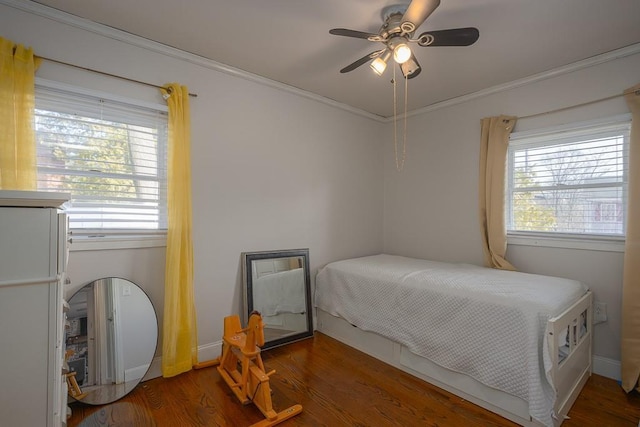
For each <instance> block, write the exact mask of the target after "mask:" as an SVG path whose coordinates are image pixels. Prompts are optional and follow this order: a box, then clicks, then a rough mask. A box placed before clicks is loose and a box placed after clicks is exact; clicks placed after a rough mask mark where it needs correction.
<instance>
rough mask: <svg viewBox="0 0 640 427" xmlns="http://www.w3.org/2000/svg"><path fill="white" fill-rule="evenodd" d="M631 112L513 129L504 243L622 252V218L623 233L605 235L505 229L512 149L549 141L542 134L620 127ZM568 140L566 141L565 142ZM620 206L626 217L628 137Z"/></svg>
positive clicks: (510, 180) (572, 133)
mask: <svg viewBox="0 0 640 427" xmlns="http://www.w3.org/2000/svg"><path fill="white" fill-rule="evenodd" d="M630 124H631V115H630V114H620V115H616V116H612V117H607V118H602V119H595V120H589V121H582V122H573V123H568V124H565V125H560V126H554V127H549V128H543V129H532V130H528V131H521V132H513V133H512V134H511V136H510V139H509V149H508V152H507V164H506V168H505V175H506V185H505V208H504V212H505V228H506V236H507V244H509V245H523V246H539V247H552V248H565V249H586V250H597V251H607V252H624V243H625V235H626V224H625V221H623V233H624V234H623V235H606V234H589V233H584V234H582V233H562V232H543V231H521V230H509V229H508V228H509V223H510V221H511V209H512V201H513V198H512V191H513V178H512V171H513V158H514V156H513V155H512V150H513V149H514V148H518V147H523V146H528V147H532V146H536V145H538V146H543V145H551V144H549V143H545V142H544V139H545V138H550V139H551V140H559V139H562V138H563V135H567V136H570V137H573V136H579V135H584V136H585V137H587V138H588V137H589V135H593V134H597V133H603V132H605V131H607V130H614V129H620V128H624V127H630ZM567 144H570V142H567ZM623 152H624V154H623V158H624V160H623V161H624V163H623V176H624V179H623V183H622V192H623V198H622V199H623V200H622V203H623V210H624V218H625V220H626V211H627V194H628V182H627V176H628V172H629V171H628V152H629V138H625V141H624V148H623Z"/></svg>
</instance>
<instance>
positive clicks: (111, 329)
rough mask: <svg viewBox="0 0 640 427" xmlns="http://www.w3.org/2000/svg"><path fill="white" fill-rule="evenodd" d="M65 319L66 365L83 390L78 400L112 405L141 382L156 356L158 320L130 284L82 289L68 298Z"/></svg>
mask: <svg viewBox="0 0 640 427" xmlns="http://www.w3.org/2000/svg"><path fill="white" fill-rule="evenodd" d="M67 320H68V328H67V330H66V345H67V364H68V367H69V370H70V371H73V372H75V376H74V378H75V381H76V382H77V384H78V386H79V387H80V389H81V391H82V393H81V394H80V395H79V396H78V397H76V399H77V400H80V401H81V402H83V403H88V404H90V405H104V404H107V403H111V402H113V401H115V400H118V399H120V398H121V397H123V396H125V395H126V394H127V393H129V392H130V391H131V390H132V389H133V388H134V387H135V386H136V385H137V384H138V383H139V382H140V381H141V380H142V377H144V375H145V374H146V373H147V371H148V370H149V366H151V361H152V360H153V356H154V354H155V352H156V346H157V341H158V321H157V318H156V313H155V310H154V308H153V305H152V304H151V301H150V300H149V297H148V296H147V295H146V294H145V293H144V291H143V290H142V289H140V288H139V287H138V286H137V285H136V284H135V283H132V282H130V281H128V280H125V279H120V278H115V277H108V278H104V279H99V280H96V281H93V282H91V283H89V284H87V285H85V286H84V287H82V288H81V289H80V290H79V291H77V292H76V293H75V294H74V295H73V296H72V297H71V298H70V299H69V312H68V313H67ZM72 397H73V395H72Z"/></svg>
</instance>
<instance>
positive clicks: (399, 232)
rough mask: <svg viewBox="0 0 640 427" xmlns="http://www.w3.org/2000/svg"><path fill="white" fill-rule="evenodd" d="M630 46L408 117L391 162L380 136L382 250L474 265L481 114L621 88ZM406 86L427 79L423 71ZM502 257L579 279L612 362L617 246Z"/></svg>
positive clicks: (534, 124) (560, 119) (611, 110)
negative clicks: (601, 317)
mask: <svg viewBox="0 0 640 427" xmlns="http://www.w3.org/2000/svg"><path fill="white" fill-rule="evenodd" d="M639 68H640V55H639V54H636V55H633V56H629V57H626V58H622V59H617V60H613V61H610V62H607V63H603V64H600V65H595V66H591V67H588V68H585V69H581V70H579V71H574V72H570V73H568V74H564V75H560V76H556V77H553V78H548V79H545V80H542V81H538V82H535V83H529V84H525V85H523V86H520V87H517V88H513V89H510V90H505V91H501V92H498V93H494V94H492V95H487V96H483V97H480V98H476V99H472V100H469V101H466V102H463V103H459V104H456V105H452V106H449V107H446V108H441V109H436V110H433V111H431V112H427V113H424V114H420V115H416V116H413V117H410V119H409V123H408V129H409V134H408V141H407V144H408V145H407V153H408V158H407V161H406V164H405V167H404V171H403V172H397V171H396V170H395V161H394V154H393V133H392V132H393V129H392V127H391V125H390V126H389V128H388V129H387V141H385V142H384V144H385V148H384V162H385V181H384V187H385V188H384V198H385V201H384V248H385V252H387V253H392V254H401V255H405V256H414V257H419V258H427V259H434V260H442V261H451V262H466V263H472V264H477V265H482V262H483V259H482V249H481V236H480V225H479V220H478V170H479V169H478V168H479V166H478V163H479V147H480V142H479V141H480V120H481V119H482V118H483V117H489V116H495V115H499V114H510V115H515V116H526V115H530V114H535V113H540V112H546V111H551V110H555V109H558V108H562V107H566V106H571V105H577V104H580V103H584V102H587V101H590V100H594V99H599V98H604V97H608V96H611V95H615V94H621V93H622V91H623V90H625V89H626V88H628V87H630V86H632V85H634V84H636V83H637V82H638V73H637V70H638V69H639ZM416 80H417V81H415V82H414V81H411V82H410V84H409V86H411V84H433V82H430V81H429V79H428V76H424V73H423V75H422V76H421V77H420V78H419V79H416ZM623 113H628V109H627V107H626V104H625V102H624V99H623V98H617V99H614V100H611V101H606V102H602V103H598V104H594V105H591V106H588V107H582V108H576V109H572V110H569V111H565V112H563V113H555V114H549V115H544V116H542V117H537V118H530V119H522V120H520V121H518V123H517V125H516V128H515V131H516V132H517V131H522V130H528V129H535V128H541V127H548V126H554V125H559V124H563V123H570V122H576V121H582V120H589V119H594V118H599V117H608V116H613V115H616V114H623ZM507 258H508V259H509V260H510V261H511V262H512V263H513V264H515V266H516V267H517V268H518V269H519V270H521V271H526V272H532V273H541V274H548V275H554V276H561V277H569V278H573V279H578V280H581V281H583V282H584V283H586V284H588V285H589V286H590V287H591V289H592V290H593V291H594V295H595V299H596V300H597V301H603V302H605V303H606V304H607V310H608V317H609V320H608V322H606V323H603V324H599V325H596V327H595V343H594V355H595V356H596V359H597V360H596V362H598V358H605V359H612V360H613V361H619V360H620V304H621V286H622V258H623V254H622V253H620V252H600V251H591V250H575V249H574V250H572V249H552V248H542V247H531V246H514V245H511V246H509V248H508V251H507Z"/></svg>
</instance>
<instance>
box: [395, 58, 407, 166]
mask: <svg viewBox="0 0 640 427" xmlns="http://www.w3.org/2000/svg"><path fill="white" fill-rule="evenodd" d="M408 89H409V79H407V78H405V79H404V132H403V135H402V159H401V160H398V98H397V94H396V67H393V150H394V153H395V156H396V170H398V171H402V170H403V169H404V161H405V159H406V158H407V105H408V102H407V100H408V95H409V91H408Z"/></svg>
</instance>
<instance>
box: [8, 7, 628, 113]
mask: <svg viewBox="0 0 640 427" xmlns="http://www.w3.org/2000/svg"><path fill="white" fill-rule="evenodd" d="M0 4H4V5H7V6H9V7H13V8H14V9H19V10H22V11H25V12H28V13H31V14H34V15H38V16H42V17H44V18H48V19H51V20H54V21H57V22H59V23H62V24H65V25H69V26H72V27H76V28H79V29H82V30H85V31H89V32H92V33H95V34H98V35H101V36H104V37H108V38H110V39H113V40H117V41H120V42H123V43H127V44H129V45H132V46H136V47H140V48H143V49H146V50H149V51H151V52H156V53H159V54H162V55H166V56H169V57H172V58H175V59H179V60H182V61H186V62H189V63H192V64H195V65H198V66H201V67H204V68H208V69H211V70H215V71H218V72H221V73H225V74H228V75H231V76H235V77H238V78H241V79H244V80H248V81H251V82H254V83H258V84H261V85H264V86H268V87H271V88H275V89H279V90H282V91H285V92H289V93H292V94H294V95H297V96H301V97H303V98H307V99H310V100H313V101H316V102H320V103H322V104H326V105H329V106H332V107H335V108H338V109H341V110H344V111H347V112H350V113H352V114H355V115H358V116H361V117H365V118H368V119H371V120H374V121H377V122H381V123H389V122H392V121H393V120H394V118H393V116H388V117H383V116H380V115H377V114H373V113H370V112H368V111H364V110H362V109H359V108H355V107H352V106H350V105H347V104H343V103H341V102H338V101H335V100H333V99H330V98H326V97H324V96H320V95H317V94H315V93H311V92H308V91H305V90H302V89H299V88H296V87H293V86H289V85H286V84H284V83H280V82H277V81H275V80H271V79H268V78H266V77H262V76H259V75H257V74H253V73H250V72H248V71H244V70H241V69H239V68H234V67H231V66H229V65H226V64H223V63H220V62H216V61H214V60H211V59H208V58H204V57H202V56H198V55H196V54H193V53H190V52H186V51H183V50H180V49H177V48H174V47H171V46H167V45H164V44H162V43H158V42H155V41H153V40H149V39H145V38H143V37H140V36H136V35H133V34H130V33H127V32H125V31H121V30H118V29H115V28H112V27H108V26H106V25H102V24H98V23H96V22H93V21H90V20H88V19H84V18H80V17H78V16H75V15H71V14H69V13H66V12H62V11H60V10H57V9H54V8H51V7H49V6H45V5H42V4H39V3H35V2H33V1H31V0H29V1H25V0H0ZM638 53H640V43H636V44H633V45H629V46H626V47H623V48H621V49H616V50H613V51H610V52H606V53H604V54H601V55H596V56H593V57H591V58H587V59H584V60H581V61H578V62H574V63H571V64H568V65H565V66H562V67H558V68H554V69H551V70H547V71H543V72H541V73H538V74H534V75H532V76H529V77H525V78H522V79H518V80H513V81H511V82H507V83H504V84H501V85H496V86H492V87H489V88H486V89H482V90H479V91H476V92H472V93H468V94H466V95H462V96H457V97H454V98H450V99H447V100H445V101H441V102H436V103H434V104H431V105H428V106H426V107H422V108H418V109H416V110H412V111H410V112H408V113H407V117H413V116H418V115H422V114H426V113H430V112H432V111H435V110H439V109H441V108H447V107H450V106H453V105H457V104H462V103H464V102H467V101H471V100H473V99H478V98H482V97H485V96H489V95H493V94H496V93H499V92H504V91H507V90H511V89H515V88H518V87H521V86H525V85H528V84H531V83H535V82H539V81H542V80H546V79H549V78H552V77H557V76H561V75H563V74H568V73H572V72H575V71H578V70H582V69H585V68H589V67H593V66H595V65H598V64H602V63H605V62H609V61H613V60H616V59H620V58H624V57H627V56H631V55H635V54H638Z"/></svg>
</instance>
